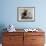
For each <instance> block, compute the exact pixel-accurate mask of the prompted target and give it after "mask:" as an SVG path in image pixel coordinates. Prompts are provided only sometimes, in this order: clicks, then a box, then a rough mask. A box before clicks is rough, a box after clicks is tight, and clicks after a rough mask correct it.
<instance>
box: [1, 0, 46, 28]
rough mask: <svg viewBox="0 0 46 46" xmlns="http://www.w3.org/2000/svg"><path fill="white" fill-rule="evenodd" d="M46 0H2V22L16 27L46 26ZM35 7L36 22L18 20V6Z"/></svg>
mask: <svg viewBox="0 0 46 46" xmlns="http://www.w3.org/2000/svg"><path fill="white" fill-rule="evenodd" d="M45 4H46V0H1V15H0V24H3V25H5V26H7V25H9V24H13V25H14V26H15V27H16V28H29V27H30V28H31V27H39V26H40V27H44V28H46V21H45V20H46V5H45ZM23 6H24V7H25V6H26V7H35V22H18V21H17V7H23Z"/></svg>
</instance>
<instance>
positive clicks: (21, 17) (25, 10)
mask: <svg viewBox="0 0 46 46" xmlns="http://www.w3.org/2000/svg"><path fill="white" fill-rule="evenodd" d="M17 20H18V21H21V22H31V21H35V8H34V7H18V8H17Z"/></svg>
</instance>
